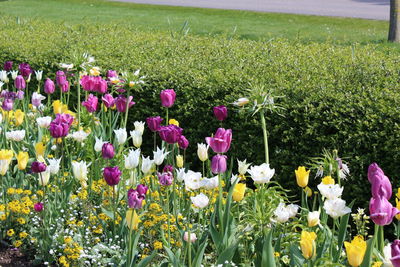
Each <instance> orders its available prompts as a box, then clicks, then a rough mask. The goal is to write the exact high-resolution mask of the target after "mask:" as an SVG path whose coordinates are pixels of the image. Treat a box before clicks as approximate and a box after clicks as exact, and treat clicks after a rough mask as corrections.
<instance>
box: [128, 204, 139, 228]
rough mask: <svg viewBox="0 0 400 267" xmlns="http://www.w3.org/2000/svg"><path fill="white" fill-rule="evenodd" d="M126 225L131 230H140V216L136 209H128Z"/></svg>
mask: <svg viewBox="0 0 400 267" xmlns="http://www.w3.org/2000/svg"><path fill="white" fill-rule="evenodd" d="M125 218H126V224H127V226H128V228H129V229H132V230H137V229H138V228H139V222H140V220H139V216H138V215H137V213H136V210H134V209H128V210H127V211H126V217H125Z"/></svg>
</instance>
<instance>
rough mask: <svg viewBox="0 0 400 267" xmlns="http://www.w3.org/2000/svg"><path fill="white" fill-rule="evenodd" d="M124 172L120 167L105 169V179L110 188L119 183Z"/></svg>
mask: <svg viewBox="0 0 400 267" xmlns="http://www.w3.org/2000/svg"><path fill="white" fill-rule="evenodd" d="M121 174H122V172H121V171H120V170H119V168H118V166H115V167H105V168H104V171H103V177H104V180H105V181H106V183H107V184H108V185H109V186H114V185H117V184H118V183H119V180H120V179H121Z"/></svg>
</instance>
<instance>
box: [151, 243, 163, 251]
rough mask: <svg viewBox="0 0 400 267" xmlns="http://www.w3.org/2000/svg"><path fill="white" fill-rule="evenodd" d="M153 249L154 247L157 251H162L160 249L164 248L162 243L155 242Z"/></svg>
mask: <svg viewBox="0 0 400 267" xmlns="http://www.w3.org/2000/svg"><path fill="white" fill-rule="evenodd" d="M153 247H154V249H156V250H160V249H162V248H163V244H162V243H161V242H160V241H155V242H154V243H153Z"/></svg>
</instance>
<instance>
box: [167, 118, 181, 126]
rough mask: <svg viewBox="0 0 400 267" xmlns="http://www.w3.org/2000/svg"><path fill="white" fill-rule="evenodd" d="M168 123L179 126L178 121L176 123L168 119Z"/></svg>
mask: <svg viewBox="0 0 400 267" xmlns="http://www.w3.org/2000/svg"><path fill="white" fill-rule="evenodd" d="M168 123H169V124H173V125H176V126H179V121H177V120H175V119H170V120H169V121H168Z"/></svg>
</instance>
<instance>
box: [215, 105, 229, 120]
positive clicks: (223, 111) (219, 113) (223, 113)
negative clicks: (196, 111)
mask: <svg viewBox="0 0 400 267" xmlns="http://www.w3.org/2000/svg"><path fill="white" fill-rule="evenodd" d="M213 111H214V116H215V118H217V120H219V121H223V120H225V119H226V118H227V117H228V109H227V108H226V107H225V106H224V105H221V106H217V107H214V108H213Z"/></svg>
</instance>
